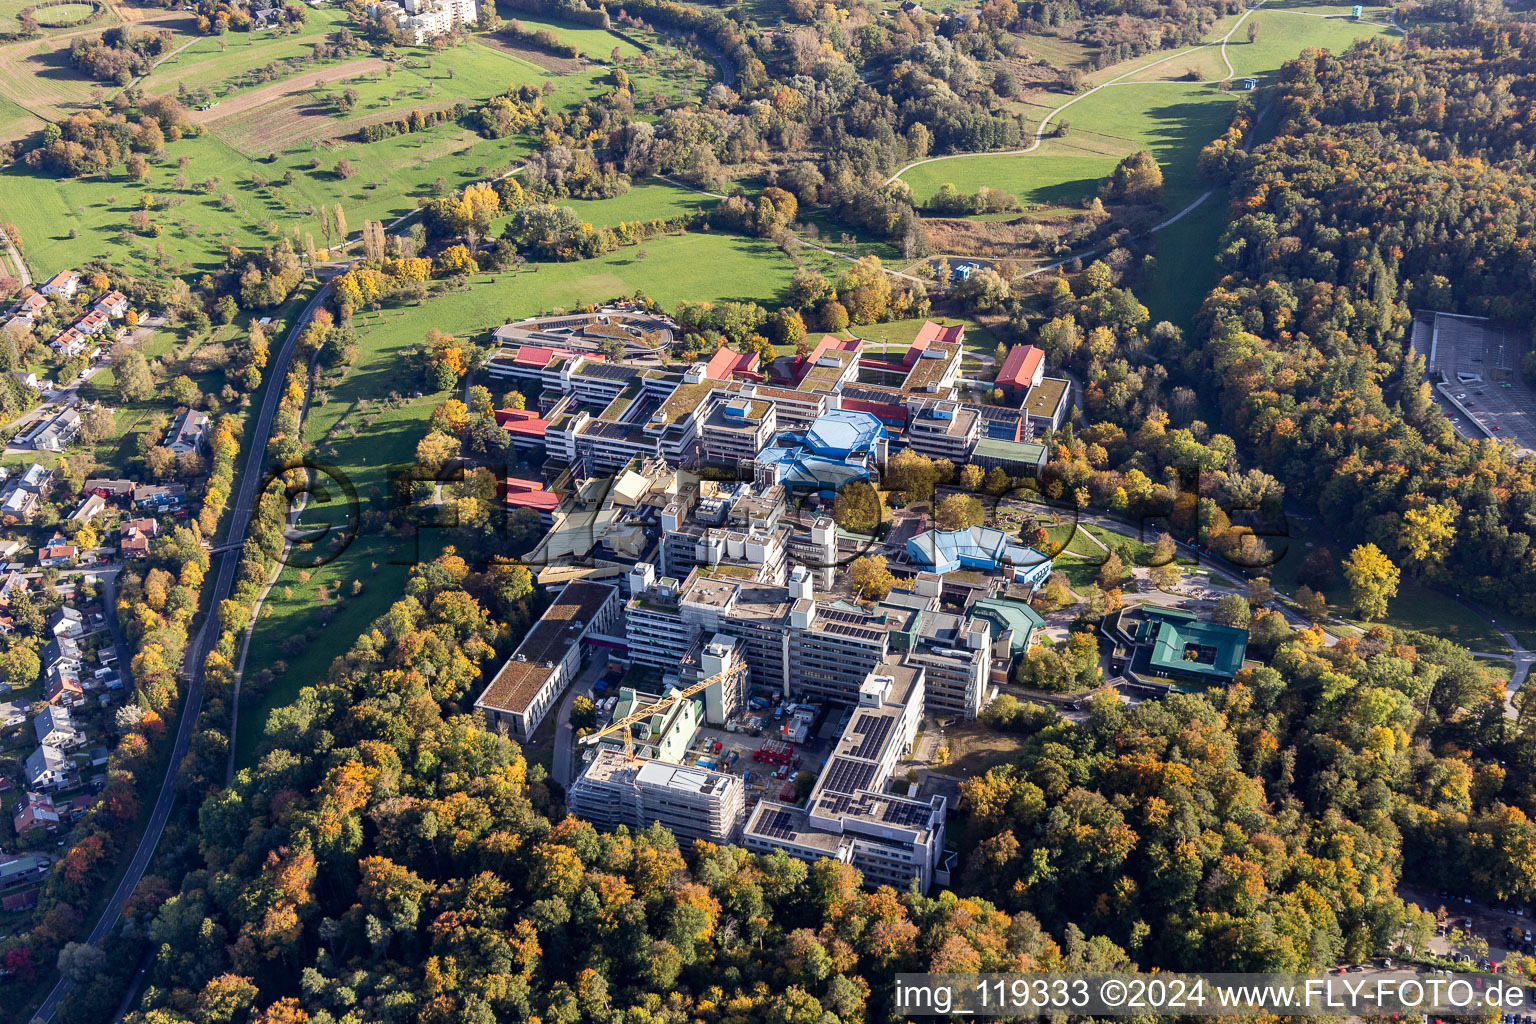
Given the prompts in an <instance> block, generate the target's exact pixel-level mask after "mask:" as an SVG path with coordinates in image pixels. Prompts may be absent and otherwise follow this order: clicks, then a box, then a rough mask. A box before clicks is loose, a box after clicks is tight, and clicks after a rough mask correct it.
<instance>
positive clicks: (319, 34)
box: [143, 7, 351, 96]
mask: <svg viewBox="0 0 1536 1024" xmlns="http://www.w3.org/2000/svg"><path fill="white" fill-rule="evenodd" d="M306 13H307V15H308V17H307V20H306V21H305V22H304V24H303V25H301V26H298V27H297V29H296V30H293V31H288V32H275V31H267V32H227V33H225V34H224V35H222V36H194V37H191V45H190V46H188V47H187V48H186V49H184V50H180V51H179V52H176V53H175V55H174V56H172V57H169V58H167V59H166V60H165V61H164V62H162V63H161V64H159V65H158V66H157V67H156V68H155V70H154V71H153V72H152V73H151V74H150V75H149V77H148V78H147V79H145V81H144V83H143V84H144V88H145V89H147V90H148V91H150V92H153V93H166V92H174V91H175V89H176V87H177V86H178V85H184V86H186V87H187V88H188V89H202V88H206V89H209V90H211V91H212V92H213V93H214V95H215V96H227V95H230V94H232V93H234V92H237V91H239V89H241V88H242V84H241V83H242V82H244V81H245V79H246V77H247V76H248V75H249V74H250V73H251V72H252V71H254V70H256V69H257V68H262V67H265V66H267V65H268V64H273V63H276V62H278V61H292V60H295V59H296V58H307V57H309V56H310V55H311V54H312V53H313V47H314V44H315V43H316V42H318V41H319V40H320V39H321V38H323V37H324V36H325V35H326V34H327V33H329V32H334V31H335V30H336V29H338V28H340V27H341V26H343V25H347V24H349V23H350V21H351V19H350V18H349V17H348V16H347V14H346V13H345V12H344V11H342V10H341V9H339V8H325V7H316V8H310V9H308V10H307V12H306ZM172 49H173V50H174V49H175V47H174V46H173V47H172Z"/></svg>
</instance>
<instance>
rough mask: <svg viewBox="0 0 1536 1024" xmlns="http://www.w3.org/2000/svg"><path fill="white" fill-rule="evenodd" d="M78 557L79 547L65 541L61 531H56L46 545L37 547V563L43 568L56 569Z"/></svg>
mask: <svg viewBox="0 0 1536 1024" xmlns="http://www.w3.org/2000/svg"><path fill="white" fill-rule="evenodd" d="M79 557H80V549H79V548H78V547H76V546H75V545H73V544H70V543H68V542H67V541H65V539H64V535H63V534H62V533H56V534H54V535H53V536H52V537H51V538H49V540H48V543H47V544H46V545H44V546H43V547H41V548H39V549H38V552H37V564H38V565H40V566H42V567H43V568H44V569H57V568H61V567H63V566H66V565H69V563H70V562H71V561H73V560H74V559H76V558H79Z"/></svg>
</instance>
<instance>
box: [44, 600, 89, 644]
mask: <svg viewBox="0 0 1536 1024" xmlns="http://www.w3.org/2000/svg"><path fill="white" fill-rule="evenodd" d="M48 632H49V633H50V634H52V635H53V637H54V638H55V639H58V638H66V639H69V640H75V639H78V638H80V637H82V636H85V634H86V633H87V632H89V631H88V630H87V629H86V627H85V616H84V615H83V614H82V613H81V612H80V610H79V609H78V608H60V609H58V610H57V611H55V612H54V613H53V615H52V617H51V618H49V620H48Z"/></svg>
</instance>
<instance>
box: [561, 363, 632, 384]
mask: <svg viewBox="0 0 1536 1024" xmlns="http://www.w3.org/2000/svg"><path fill="white" fill-rule="evenodd" d="M576 376H578V377H596V378H598V379H600V380H633V379H634V378H636V377H638V376H640V370H639V369H638V368H636V367H633V366H622V365H620V364H618V363H587V364H586V365H585V366H583V367H582V368H581V370H580V371H578V372H577V374H576Z"/></svg>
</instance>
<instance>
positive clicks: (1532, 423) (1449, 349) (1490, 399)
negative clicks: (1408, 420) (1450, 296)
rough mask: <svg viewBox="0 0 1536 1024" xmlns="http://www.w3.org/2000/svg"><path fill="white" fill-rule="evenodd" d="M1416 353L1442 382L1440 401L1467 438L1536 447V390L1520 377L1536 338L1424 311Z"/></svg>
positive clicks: (1415, 333)
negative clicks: (1522, 362) (1523, 362)
mask: <svg viewBox="0 0 1536 1024" xmlns="http://www.w3.org/2000/svg"><path fill="white" fill-rule="evenodd" d="M1413 347H1414V350H1415V351H1417V352H1419V353H1421V354H1423V355H1424V357H1425V359H1426V360H1427V362H1428V366H1429V369H1430V371H1431V376H1434V377H1438V378H1439V379H1440V380H1441V383H1440V384H1439V386H1438V387H1437V388H1436V395H1435V397H1436V400H1437V401H1438V402H1439V404H1440V406H1441V407H1442V408H1443V409H1445V411H1446V415H1448V416H1450V417H1451V421H1452V424H1453V425H1454V426H1455V427H1456V432H1457V433H1459V434H1461V435H1462V436H1463V437H1468V438H1473V439H1479V438H1483V437H1492V438H1494V439H1495V440H1501V441H1505V440H1507V441H1509V442H1510V443H1512V444H1515V445H1517V446H1519V447H1521V448H1524V449H1528V450H1529V449H1536V391H1533V390H1532V389H1531V388H1530V386H1529V385H1527V384H1526V383H1525V379H1524V377H1523V376H1522V375H1521V373H1520V364H1521V360H1522V359H1523V358H1524V356H1525V353H1526V352H1527V351H1528V350H1529V348H1530V339H1529V337H1528V336H1527V335H1526V334H1525V333H1524V332H1523V331H1520V330H1518V329H1516V328H1513V327H1507V326H1504V325H1502V324H1497V323H1494V322H1492V321H1490V320H1483V319H1479V318H1476V317H1464V316H1453V315H1450V314H1446V313H1420V314H1418V315H1417V316H1416V317H1415V320H1414V329H1413Z"/></svg>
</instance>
